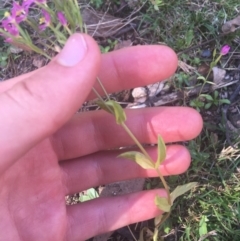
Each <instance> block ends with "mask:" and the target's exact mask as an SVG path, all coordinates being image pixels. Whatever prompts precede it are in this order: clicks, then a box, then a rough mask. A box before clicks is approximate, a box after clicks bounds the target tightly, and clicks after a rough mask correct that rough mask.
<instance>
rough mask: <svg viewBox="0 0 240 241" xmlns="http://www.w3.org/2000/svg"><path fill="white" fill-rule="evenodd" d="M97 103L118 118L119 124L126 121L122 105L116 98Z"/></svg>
mask: <svg viewBox="0 0 240 241" xmlns="http://www.w3.org/2000/svg"><path fill="white" fill-rule="evenodd" d="M97 104H98V105H99V106H100V107H101V108H102V109H103V110H105V111H107V112H108V113H110V114H113V115H114V116H115V118H116V122H117V124H119V125H120V124H122V123H123V122H125V121H126V119H127V117H126V114H125V112H124V110H123V108H122V106H121V105H119V104H118V103H117V102H115V101H114V100H108V101H106V102H103V101H97Z"/></svg>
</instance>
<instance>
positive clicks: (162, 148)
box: [155, 136, 167, 168]
mask: <svg viewBox="0 0 240 241" xmlns="http://www.w3.org/2000/svg"><path fill="white" fill-rule="evenodd" d="M166 155H167V150H166V145H165V143H164V141H163V139H162V137H161V136H158V158H157V161H156V163H155V168H159V166H160V164H161V163H162V162H163V161H164V160H165V158H166Z"/></svg>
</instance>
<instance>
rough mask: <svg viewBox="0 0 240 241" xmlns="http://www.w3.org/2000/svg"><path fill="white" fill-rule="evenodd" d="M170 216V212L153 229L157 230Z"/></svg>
mask: <svg viewBox="0 0 240 241" xmlns="http://www.w3.org/2000/svg"><path fill="white" fill-rule="evenodd" d="M170 214H171V212H168V213H166V215H165V216H164V218H163V219H162V220H161V221H160V223H159V224H157V225H156V226H155V228H159V227H160V226H161V225H162V224H163V223H164V222H165V221H166V220H167V219H168V218H169V216H170Z"/></svg>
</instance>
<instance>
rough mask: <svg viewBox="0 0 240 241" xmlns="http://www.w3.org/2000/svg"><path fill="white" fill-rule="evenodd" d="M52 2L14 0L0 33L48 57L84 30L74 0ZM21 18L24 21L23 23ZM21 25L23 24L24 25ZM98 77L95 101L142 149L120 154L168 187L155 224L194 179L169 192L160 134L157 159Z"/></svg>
mask: <svg viewBox="0 0 240 241" xmlns="http://www.w3.org/2000/svg"><path fill="white" fill-rule="evenodd" d="M52 3H53V4H54V6H53V7H51V8H50V7H49V6H48V3H47V1H46V0H24V1H23V2H22V4H19V3H18V2H14V4H13V8H12V9H11V14H9V13H7V14H6V17H5V19H4V20H3V21H2V28H1V29H0V32H1V35H2V36H3V37H4V38H5V41H8V42H10V41H11V43H12V44H14V45H18V44H20V45H21V46H26V47H27V48H28V49H31V50H32V51H35V52H37V53H39V54H41V55H44V56H45V57H47V58H49V59H51V57H50V56H49V55H48V53H46V51H44V50H43V49H47V50H48V49H51V50H54V51H56V49H59V48H61V47H63V45H64V44H65V42H66V40H67V38H68V37H69V36H70V35H71V34H72V33H75V32H77V31H80V32H83V29H84V25H83V22H82V18H81V14H80V8H79V5H78V2H77V0H67V1H62V2H61V5H60V4H59V1H58V0H53V1H52ZM32 6H34V8H35V11H36V8H37V9H38V10H39V11H41V13H42V16H41V18H39V20H38V22H36V21H35V20H34V18H31V17H30V16H29V14H30V12H31V8H32ZM23 22H24V25H23V26H22V24H23ZM59 23H60V25H59ZM61 26H62V27H61ZM23 27H25V29H24V28H23ZM29 27H30V28H33V30H34V31H35V32H37V33H39V38H43V40H44V41H38V42H42V45H39V44H38V45H36V44H35V43H34V42H33V40H32V39H31V37H30V35H29V34H28V31H27V29H26V28H29ZM49 35H53V36H55V40H52V39H50V38H49V37H48V36H49ZM97 80H98V83H99V84H100V86H101V87H102V89H103V91H104V93H105V94H106V97H107V101H104V100H103V98H102V97H101V96H100V95H99V94H98V93H97V91H96V90H95V89H94V88H93V91H94V92H95V94H96V95H97V96H98V98H99V102H98V105H99V106H100V107H101V108H102V109H104V110H105V111H107V112H109V113H110V114H112V115H113V116H114V117H115V119H116V123H117V124H119V125H121V126H122V127H123V129H124V130H125V131H126V132H127V133H128V134H129V136H130V137H131V138H132V139H133V141H134V142H135V144H136V145H137V146H138V147H139V149H140V151H141V152H137V151H133V152H126V153H123V154H121V155H120V157H122V158H127V159H130V160H132V161H135V162H136V163H137V164H139V165H140V166H141V167H142V168H145V169H154V170H156V172H157V173H158V176H159V178H160V179H161V181H162V183H163V185H164V188H165V189H166V191H167V198H162V197H159V196H156V198H155V200H154V201H155V204H156V205H157V207H158V208H159V209H161V210H163V211H165V212H167V213H168V214H167V215H166V216H165V217H162V216H159V217H157V218H156V220H155V223H156V226H157V227H158V226H159V225H160V224H161V223H162V221H163V220H165V219H166V217H168V215H169V212H170V209H171V206H172V204H173V201H174V200H175V199H176V198H177V197H178V196H180V195H182V194H184V193H185V192H186V191H188V190H190V189H191V188H193V187H194V186H195V185H196V183H191V184H186V185H183V186H179V187H177V188H176V189H175V190H174V191H173V192H172V193H170V191H169V188H168V185H167V183H166V181H165V179H164V178H163V176H162V174H161V173H160V171H159V166H160V164H161V163H162V162H163V161H164V159H165V157H166V146H165V144H164V142H163V140H162V138H161V137H160V136H158V143H157V144H158V148H157V149H158V158H157V160H156V161H153V160H152V158H151V157H150V156H149V154H148V153H147V152H146V150H145V149H144V148H143V146H142V145H141V143H140V142H139V141H138V140H137V138H136V137H135V136H134V135H133V133H132V132H131V131H130V130H129V129H128V127H127V126H126V124H125V121H126V115H125V112H124V110H123V109H122V107H121V106H120V105H119V104H118V103H117V102H115V101H113V100H110V98H109V96H108V95H107V93H106V91H105V89H104V87H103V85H102V83H101V81H100V80H99V79H98V78H97ZM157 231H158V230H157V229H155V233H156V232H157ZM155 236H156V235H155Z"/></svg>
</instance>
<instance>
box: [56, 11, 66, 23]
mask: <svg viewBox="0 0 240 241" xmlns="http://www.w3.org/2000/svg"><path fill="white" fill-rule="evenodd" d="M57 17H58V20H59V22H60V23H61V24H62V25H63V26H67V19H66V17H65V15H64V13H63V12H58V13H57Z"/></svg>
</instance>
